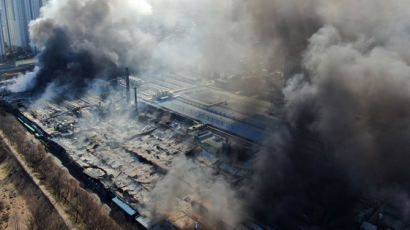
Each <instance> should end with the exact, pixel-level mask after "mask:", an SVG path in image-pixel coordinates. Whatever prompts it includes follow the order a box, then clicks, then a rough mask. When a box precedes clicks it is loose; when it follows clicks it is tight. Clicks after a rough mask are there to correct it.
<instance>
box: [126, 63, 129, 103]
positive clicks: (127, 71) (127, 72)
mask: <svg viewBox="0 0 410 230" xmlns="http://www.w3.org/2000/svg"><path fill="white" fill-rule="evenodd" d="M125 71H126V74H127V76H126V78H125V84H126V87H127V103H129V102H130V72H129V70H128V68H126V69H125Z"/></svg>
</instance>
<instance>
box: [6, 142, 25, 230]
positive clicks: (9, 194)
mask: <svg viewBox="0 0 410 230" xmlns="http://www.w3.org/2000/svg"><path fill="white" fill-rule="evenodd" d="M0 151H4V148H1V147H0ZM0 162H1V161H0ZM12 174H13V170H12V169H11V167H10V165H9V163H8V162H7V160H4V161H2V162H1V163H0V229H6V230H8V229H10V230H17V229H18V230H25V229H28V226H29V224H30V218H31V213H30V210H29V208H28V205H27V204H26V202H25V200H24V198H23V196H22V195H19V193H18V192H17V189H16V187H15V183H16V181H13V178H12V177H11V175H12Z"/></svg>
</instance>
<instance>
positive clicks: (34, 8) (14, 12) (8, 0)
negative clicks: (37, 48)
mask: <svg viewBox="0 0 410 230" xmlns="http://www.w3.org/2000/svg"><path fill="white" fill-rule="evenodd" d="M42 3H43V1H42V0H0V7H1V23H2V27H3V35H4V41H5V44H6V46H7V48H14V47H21V48H23V49H26V50H28V49H30V48H33V47H31V46H30V38H29V31H28V28H29V23H30V21H31V20H34V19H36V18H37V17H38V16H39V15H40V8H41V6H42Z"/></svg>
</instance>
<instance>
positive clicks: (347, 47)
mask: <svg viewBox="0 0 410 230" xmlns="http://www.w3.org/2000/svg"><path fill="white" fill-rule="evenodd" d="M227 2H228V1H226V2H225V1H218V0H197V1H189V0H177V1H169V0H152V1H149V2H148V1H144V0H141V1H131V0H126V1H124V0H82V1H80V0H51V1H50V3H49V4H48V5H47V6H46V7H45V8H43V11H42V17H41V18H40V19H38V20H36V21H34V22H33V23H32V24H31V26H30V28H31V37H32V40H33V41H34V43H35V44H37V45H38V46H39V47H41V48H42V53H41V54H40V56H39V60H40V64H39V70H38V72H37V75H36V78H35V80H34V81H35V84H32V83H30V84H32V87H33V88H34V89H35V90H39V91H40V92H43V91H44V90H45V89H47V88H48V87H49V86H50V85H53V87H54V86H57V87H58V88H62V89H65V90H66V92H69V91H73V92H74V93H76V92H77V91H78V92H81V91H82V89H84V88H85V87H86V86H87V83H88V82H89V81H90V80H92V79H94V78H98V77H109V76H111V75H112V74H111V73H112V72H116V70H117V69H121V68H123V67H125V66H128V67H130V68H131V69H132V70H133V71H135V72H138V73H139V74H140V75H142V76H145V75H148V73H155V74H158V75H163V76H165V77H166V73H168V72H169V71H176V72H184V71H188V72H191V73H192V72H194V73H195V74H201V75H202V76H204V77H206V76H209V74H210V73H214V72H218V73H229V74H249V73H258V71H259V70H261V69H266V70H267V71H281V72H283V73H284V74H285V78H286V79H288V82H287V86H286V88H284V89H283V94H284V98H285V99H284V100H285V101H284V104H285V112H286V120H287V123H288V124H289V128H283V129H279V130H273V131H272V135H271V137H269V138H268V140H267V141H266V142H267V143H269V144H267V145H266V146H265V147H264V148H263V151H261V152H260V153H259V155H258V156H256V158H257V159H256V160H257V162H258V163H256V166H255V169H254V171H255V176H254V178H253V179H252V180H251V182H250V183H248V184H246V185H244V186H243V187H244V188H241V189H240V191H241V192H240V194H239V195H240V196H244V197H246V199H244V202H243V206H244V207H246V209H244V211H243V212H238V213H246V214H245V215H240V216H241V217H244V218H245V220H247V219H246V217H249V218H252V219H255V220H257V221H260V222H262V223H264V224H267V225H270V226H274V227H280V228H281V229H352V228H355V227H356V225H355V224H356V223H355V216H356V210H357V208H358V206H359V204H360V202H359V200H360V199H361V198H363V197H365V198H367V197H372V199H373V198H374V199H375V200H379V201H381V202H386V203H389V204H397V203H400V204H401V206H400V207H399V208H400V210H401V211H402V212H401V213H400V215H401V217H402V218H403V219H404V220H406V217H407V218H408V216H409V215H408V214H409V213H408V212H407V211H406V210H408V206H406V204H408V194H409V192H410V187H409V182H408V181H410V171H409V169H408V167H407V162H409V160H410V159H409V151H410V145H409V143H410V142H409V141H408V140H409V137H410V131H409V126H410V123H409V120H410V118H409V115H410V93H409V92H410V91H409V86H410V77H409V73H410V66H409V64H410V39H409V28H410V13H409V11H408V9H409V7H410V3H409V2H408V1H407V0H391V1H384V0H361V1H357V0H344V1H337V0H254V1H250V2H245V1H241V0H234V1H232V5H229V4H228V3H227ZM252 77H254V78H257V77H259V75H258V74H255V75H254V76H253V75H252ZM252 82H260V81H257V79H255V81H252ZM249 87H250V86H249ZM23 88H27V87H23ZM258 89H260V90H259V91H261V92H262V91H263V89H266V87H260V88H258ZM267 90H268V89H267ZM167 181H171V182H172V180H167ZM164 183H165V182H164ZM171 184H172V183H171ZM238 190H239V189H238ZM242 191H245V192H244V193H245V194H246V196H245V195H243V194H242ZM225 194H228V193H225ZM229 194H230V193H229ZM170 200H171V201H172V200H173V199H170ZM158 210H159V212H160V210H162V207H160V208H158ZM245 210H246V211H245ZM406 221H409V220H408V219H407V220H406ZM235 222H236V221H235Z"/></svg>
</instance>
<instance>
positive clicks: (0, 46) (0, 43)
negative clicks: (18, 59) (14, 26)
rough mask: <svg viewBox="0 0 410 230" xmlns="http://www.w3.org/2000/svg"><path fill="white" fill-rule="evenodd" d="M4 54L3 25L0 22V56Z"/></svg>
mask: <svg viewBox="0 0 410 230" xmlns="http://www.w3.org/2000/svg"><path fill="white" fill-rule="evenodd" d="M0 20H1V12H0ZM5 55H6V47H5V44H4V35H3V25H2V23H0V56H1V57H0V58H3V57H4V56H5Z"/></svg>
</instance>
